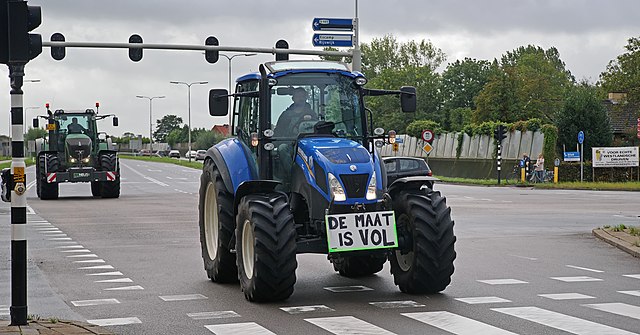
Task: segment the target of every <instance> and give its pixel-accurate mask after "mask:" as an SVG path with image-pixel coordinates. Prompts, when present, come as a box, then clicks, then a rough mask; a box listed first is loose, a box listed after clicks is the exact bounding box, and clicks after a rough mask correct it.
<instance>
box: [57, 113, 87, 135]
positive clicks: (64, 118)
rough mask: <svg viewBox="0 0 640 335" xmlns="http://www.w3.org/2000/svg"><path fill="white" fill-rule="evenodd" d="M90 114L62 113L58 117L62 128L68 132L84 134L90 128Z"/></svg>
mask: <svg viewBox="0 0 640 335" xmlns="http://www.w3.org/2000/svg"><path fill="white" fill-rule="evenodd" d="M89 117H90V115H89V114H84V113H82V114H62V115H60V116H59V117H58V122H59V123H60V130H61V131H62V132H64V133H66V134H84V133H86V132H87V131H88V130H90V129H89V125H90V124H91V122H89Z"/></svg>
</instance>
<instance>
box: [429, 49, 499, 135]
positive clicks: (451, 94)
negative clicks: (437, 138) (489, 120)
mask: <svg viewBox="0 0 640 335" xmlns="http://www.w3.org/2000/svg"><path fill="white" fill-rule="evenodd" d="M491 71H493V70H492V65H491V63H490V62H489V61H486V60H476V59H471V58H465V59H464V60H462V61H460V60H456V61H455V62H454V63H449V65H447V68H446V69H445V71H444V72H443V73H442V84H441V87H440V91H441V94H442V102H443V106H442V108H443V111H444V112H443V114H444V116H445V118H444V123H443V124H444V128H445V129H447V130H460V129H462V127H463V126H464V125H465V124H467V123H469V122H470V121H471V111H472V110H473V109H475V108H476V105H475V102H474V99H475V97H476V96H477V95H478V93H480V91H482V89H483V88H484V85H485V84H486V83H487V82H488V81H489V78H490V75H491ZM467 111H468V112H467Z"/></svg>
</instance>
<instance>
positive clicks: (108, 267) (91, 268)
mask: <svg viewBox="0 0 640 335" xmlns="http://www.w3.org/2000/svg"><path fill="white" fill-rule="evenodd" d="M110 269H113V265H95V266H85V267H83V268H78V270H110Z"/></svg>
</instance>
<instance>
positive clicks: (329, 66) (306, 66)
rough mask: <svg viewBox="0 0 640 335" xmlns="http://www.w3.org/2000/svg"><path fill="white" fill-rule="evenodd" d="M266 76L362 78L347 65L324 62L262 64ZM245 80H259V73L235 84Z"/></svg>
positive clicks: (300, 61) (294, 61) (295, 61)
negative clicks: (317, 74) (330, 75)
mask: <svg viewBox="0 0 640 335" xmlns="http://www.w3.org/2000/svg"><path fill="white" fill-rule="evenodd" d="M264 66H265V68H266V69H267V76H268V77H272V78H278V77H281V76H285V75H288V74H291V73H313V72H317V73H340V74H342V75H345V76H348V77H351V78H357V77H364V75H363V74H362V73H360V72H352V71H351V70H349V67H348V66H347V64H345V63H342V62H333V61H324V60H289V61H277V62H267V63H264ZM246 80H260V73H257V72H254V73H249V74H246V75H244V76H242V77H240V78H238V80H237V82H242V81H246Z"/></svg>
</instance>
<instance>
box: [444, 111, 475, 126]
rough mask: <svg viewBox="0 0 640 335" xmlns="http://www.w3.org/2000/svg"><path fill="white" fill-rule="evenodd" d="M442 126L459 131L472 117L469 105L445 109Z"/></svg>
mask: <svg viewBox="0 0 640 335" xmlns="http://www.w3.org/2000/svg"><path fill="white" fill-rule="evenodd" d="M444 114H445V115H447V117H446V118H445V126H444V128H445V129H447V130H449V131H460V130H462V128H464V126H466V125H468V124H470V123H471V120H472V117H473V110H472V109H471V108H469V107H462V108H454V109H452V110H449V111H448V112H447V111H446V110H445V111H444Z"/></svg>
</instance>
